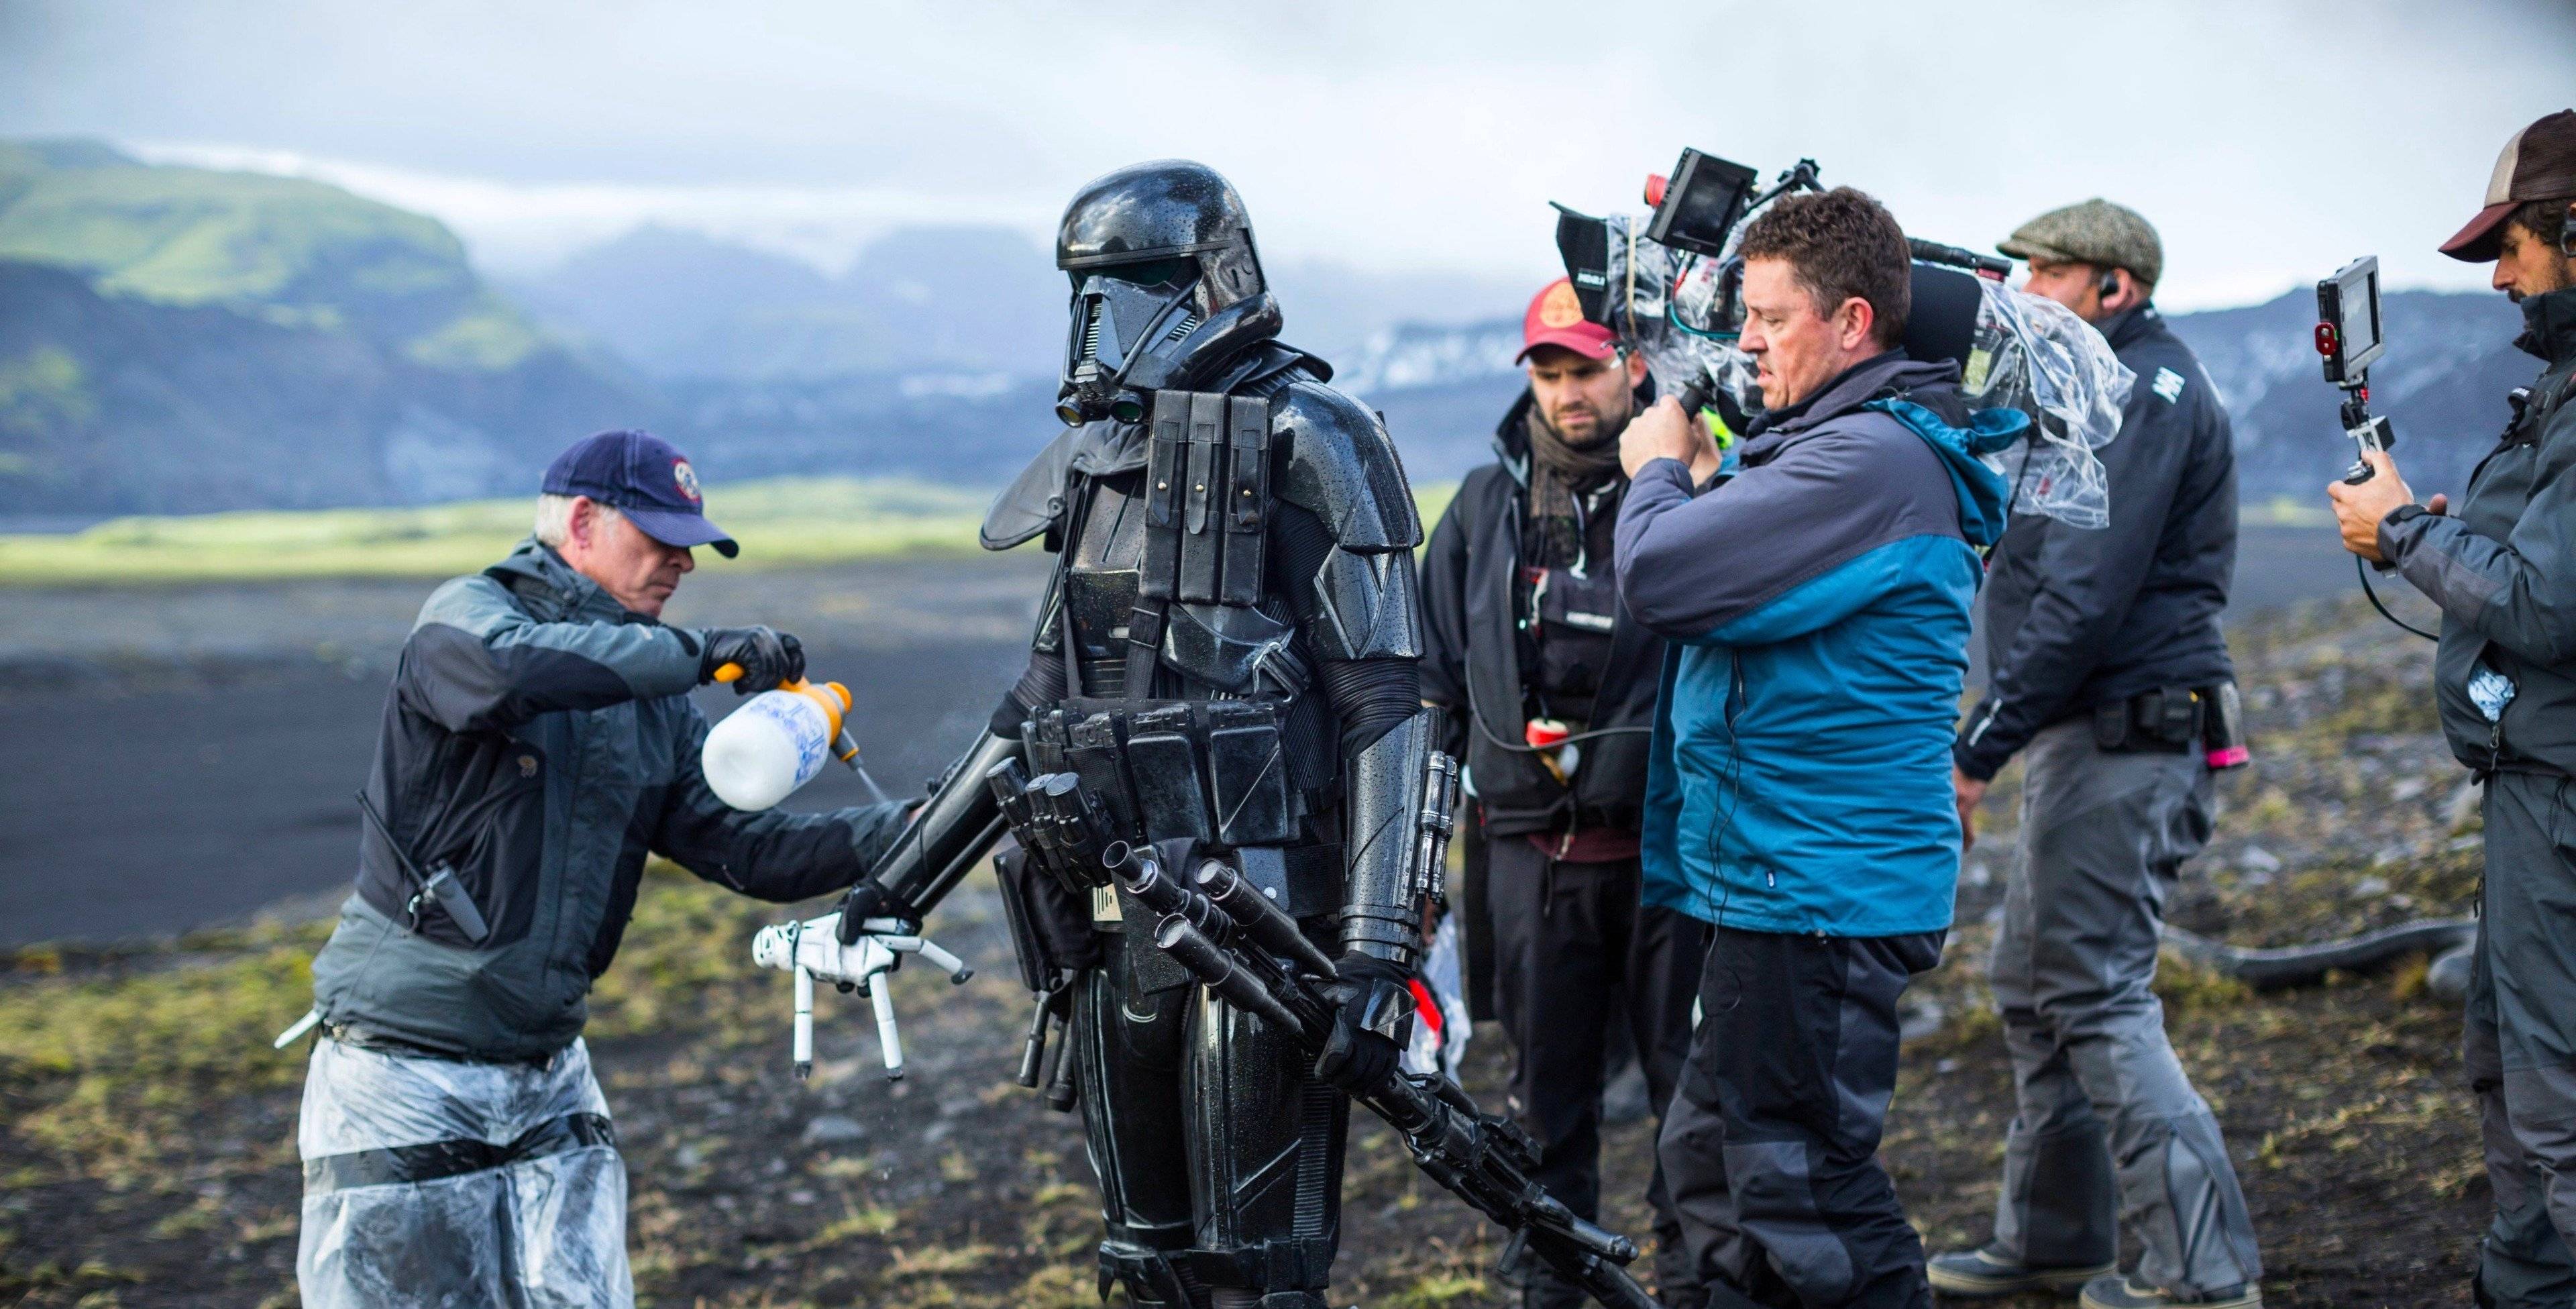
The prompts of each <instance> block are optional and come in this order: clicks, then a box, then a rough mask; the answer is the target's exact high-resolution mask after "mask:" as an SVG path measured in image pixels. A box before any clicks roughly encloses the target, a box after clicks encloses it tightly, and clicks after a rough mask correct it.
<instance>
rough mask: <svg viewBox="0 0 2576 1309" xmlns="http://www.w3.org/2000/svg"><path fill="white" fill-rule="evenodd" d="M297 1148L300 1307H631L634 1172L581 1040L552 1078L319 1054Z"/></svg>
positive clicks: (337, 1047)
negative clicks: (629, 1172) (621, 1155)
mask: <svg viewBox="0 0 2576 1309" xmlns="http://www.w3.org/2000/svg"><path fill="white" fill-rule="evenodd" d="M296 1145H297V1148H298V1150H299V1151H300V1152H301V1153H302V1154H303V1156H304V1214H303V1220H304V1230H303V1234H302V1239H301V1241H300V1243H299V1244H298V1246H297V1248H296V1252H295V1278H296V1282H297V1284H298V1285H299V1286H300V1287H301V1288H302V1291H303V1297H304V1305H305V1309H380V1307H381V1306H384V1305H440V1306H447V1305H455V1306H467V1305H549V1306H566V1307H567V1309H569V1307H570V1306H582V1307H583V1309H631V1306H632V1305H633V1304H634V1303H635V1287H634V1280H633V1277H632V1275H631V1274H630V1273H629V1271H628V1269H627V1264H626V1169H625V1166H624V1164H622V1163H621V1162H620V1161H619V1160H618V1157H617V1149H616V1145H615V1143H614V1140H613V1134H612V1133H611V1131H610V1128H609V1126H608V1102H607V1101H606V1100H605V1099H604V1098H602V1097H601V1095H600V1093H599V1083H598V1082H597V1081H596V1080H595V1079H594V1078H593V1077H592V1076H591V1071H590V1054H589V1052H588V1050H587V1049H585V1048H584V1047H583V1045H582V1043H581V1042H579V1041H575V1042H574V1043H573V1044H572V1045H570V1046H568V1047H566V1048H565V1049H564V1051H563V1052H562V1053H560V1054H558V1055H556V1056H555V1057H554V1058H553V1059H551V1060H548V1061H547V1062H546V1063H544V1064H542V1065H536V1064H524V1063H521V1064H484V1063H463V1062H457V1061H451V1060H444V1059H432V1058H427V1057H420V1056H410V1055H396V1054H385V1053H381V1052H379V1051H374V1050H362V1049H359V1048H356V1047H354V1046H347V1045H342V1044H340V1043H339V1042H337V1041H331V1040H323V1041H319V1042H316V1043H315V1045H314V1048H313V1062H312V1066H311V1069H310V1070H309V1071H308V1072H307V1073H306V1075H305V1079H304V1110H303V1117H302V1119H301V1121H300V1123H299V1125H298V1128H297V1131H296Z"/></svg>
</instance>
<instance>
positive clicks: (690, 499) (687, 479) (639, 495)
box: [544, 431, 742, 559]
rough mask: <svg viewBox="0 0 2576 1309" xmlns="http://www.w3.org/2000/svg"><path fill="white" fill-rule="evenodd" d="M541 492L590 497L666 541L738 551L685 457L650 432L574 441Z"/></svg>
mask: <svg viewBox="0 0 2576 1309" xmlns="http://www.w3.org/2000/svg"><path fill="white" fill-rule="evenodd" d="M544 491H545V493H546V494H547V495H565V496H571V495H586V496H589V497H590V498H591V499H593V500H596V501H598V502H599V503H601V504H604V505H607V506H609V507H610V508H612V509H615V510H617V511H618V512H619V513H621V514H624V515H625V516H626V520H627V521H628V522H631V523H633V524H635V526H636V527H638V528H639V529H641V530H642V531H643V533H644V534H645V535H646V536H649V537H652V538H653V539H654V540H656V541H659V542H661V543H662V544H664V545H668V546H677V547H679V548H681V549H684V550H685V549H691V548H694V547H697V546H702V545H711V546H714V547H715V548H716V553H717V554H720V555H723V556H724V557H725V558H727V559H731V558H733V557H734V556H735V555H736V554H739V553H741V551H742V547H741V546H739V545H736V544H734V539H733V538H732V537H730V536H727V535H725V533H724V531H723V530H722V529H720V528H718V527H717V526H716V525H715V524H713V523H710V522H708V521H707V513H706V496H705V494H704V493H702V492H701V491H700V490H699V489H698V474H697V470H696V469H693V468H691V467H690V466H689V457H688V456H687V455H684V454H681V453H680V452H679V451H678V450H677V449H675V448H673V446H672V445H671V443H670V442H668V441H665V440H663V439H662V438H660V437H658V436H655V435H653V434H652V433H651V432H644V431H621V432H601V433H599V434H598V435H596V436H591V437H586V438H584V439H582V440H580V441H576V442H574V443H573V447H572V448H571V449H569V450H566V451H564V452H563V453H562V454H560V455H557V456H555V461H554V464H553V465H552V466H551V467H549V468H547V469H546V484H545V487H544Z"/></svg>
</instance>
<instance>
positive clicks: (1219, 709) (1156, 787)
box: [1020, 697, 1311, 849]
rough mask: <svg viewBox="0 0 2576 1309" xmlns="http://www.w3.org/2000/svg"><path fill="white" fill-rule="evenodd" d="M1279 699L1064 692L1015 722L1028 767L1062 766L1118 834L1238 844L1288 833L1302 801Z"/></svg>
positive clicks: (1292, 834)
mask: <svg viewBox="0 0 2576 1309" xmlns="http://www.w3.org/2000/svg"><path fill="white" fill-rule="evenodd" d="M1286 708H1287V705H1286V704H1285V703H1284V702H1277V701H1268V700H1125V699H1121V700H1096V699H1088V698H1079V697H1077V698H1074V699H1068V700H1063V701H1059V702H1057V703H1056V704H1055V705H1053V706H1050V707H1049V708H1047V709H1044V710H1042V711H1040V712H1039V713H1038V714H1037V715H1036V716H1034V717H1032V718H1031V719H1030V720H1029V721H1028V722H1027V723H1025V724H1023V725H1022V727H1021V730H1020V740H1021V741H1022V742H1023V743H1025V744H1026V746H1027V747H1028V755H1029V769H1030V771H1031V772H1034V773H1037V774H1040V775H1044V774H1048V773H1071V774H1073V775H1074V776H1076V777H1079V778H1081V779H1082V786H1083V790H1084V791H1086V792H1088V793H1089V794H1091V795H1093V796H1096V797H1098V798H1099V800H1100V802H1101V804H1102V805H1103V806H1104V807H1105V808H1106V809H1107V810H1108V818H1109V824H1110V830H1111V832H1112V834H1113V835H1114V836H1115V837H1116V838H1118V839H1124V840H1130V841H1134V840H1143V841H1168V840H1174V839H1177V838H1181V837H1188V838H1190V839H1191V840H1194V841H1197V842H1200V843H1201V844H1205V845H1213V846H1222V847H1225V848H1228V849H1242V848H1244V847H1247V846H1280V845H1287V844H1290V843H1291V842H1294V841H1295V840H1296V839H1297V838H1298V836H1299V833H1300V829H1301V828H1302V826H1303V820H1304V818H1305V816H1306V815H1307V813H1308V812H1310V809H1311V806H1310V804H1309V801H1308V797H1307V796H1306V795H1305V794H1304V793H1303V792H1302V791H1300V790H1298V789H1297V788H1296V787H1294V786H1292V785H1291V784H1290V780H1289V769H1288V759H1287V752H1286V749H1285V738H1284V736H1283V733H1282V730H1281V729H1282V728H1283V726H1284V725H1285V723H1284V720H1285V717H1286V713H1285V711H1286Z"/></svg>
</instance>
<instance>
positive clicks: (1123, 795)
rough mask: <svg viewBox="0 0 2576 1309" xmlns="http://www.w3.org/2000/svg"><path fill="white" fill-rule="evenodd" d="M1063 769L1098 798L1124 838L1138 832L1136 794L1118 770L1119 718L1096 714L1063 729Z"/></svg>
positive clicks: (1123, 772) (1120, 769)
mask: <svg viewBox="0 0 2576 1309" xmlns="http://www.w3.org/2000/svg"><path fill="white" fill-rule="evenodd" d="M1065 740H1066V746H1065V751H1064V762H1065V767H1066V769H1068V770H1070V771H1071V772H1072V773H1073V775H1074V776H1076V777H1079V778H1081V779H1082V786H1083V789H1084V790H1087V791H1089V792H1091V793H1092V794H1093V795H1096V796H1099V797H1100V799H1101V802H1102V803H1103V804H1106V805H1108V806H1109V817H1110V821H1112V822H1114V823H1116V824H1117V825H1118V830H1119V832H1120V833H1121V834H1123V835H1126V836H1130V837H1132V836H1134V835H1135V834H1136V831H1137V817H1138V814H1137V810H1136V796H1135V791H1134V789H1133V788H1132V787H1130V786H1129V785H1128V781H1127V772H1126V770H1125V769H1124V768H1121V767H1120V766H1119V759H1120V756H1121V755H1122V754H1123V753H1124V751H1123V750H1121V749H1120V747H1119V744H1118V716H1117V715H1116V714H1112V713H1105V712H1104V713H1095V714H1090V715H1087V716H1085V717H1082V718H1079V719H1076V720H1075V721H1074V722H1073V725H1072V726H1070V727H1068V728H1066V729H1065Z"/></svg>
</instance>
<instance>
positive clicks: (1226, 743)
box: [1207, 700, 1296, 847]
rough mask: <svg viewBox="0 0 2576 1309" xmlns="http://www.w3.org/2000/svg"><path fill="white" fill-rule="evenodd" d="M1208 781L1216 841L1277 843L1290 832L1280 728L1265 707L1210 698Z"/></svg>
mask: <svg viewBox="0 0 2576 1309" xmlns="http://www.w3.org/2000/svg"><path fill="white" fill-rule="evenodd" d="M1207 715H1208V782H1209V789H1210V790H1211V791H1212V792H1213V793H1214V799H1215V801H1216V839H1217V840H1218V841H1220V842H1223V843H1224V844H1226V845H1230V846H1237V847H1241V846H1247V845H1278V844H1281V843H1283V842H1285V841H1287V840H1288V839H1289V837H1291V836H1292V835H1294V834H1295V833H1294V827H1295V819H1296V814H1295V811H1294V810H1293V809H1291V808H1290V805H1289V796H1288V768H1287V760H1286V759H1285V758H1284V757H1283V756H1282V755H1281V753H1280V749H1279V726H1278V723H1277V720H1276V719H1275V718H1274V717H1273V716H1272V714H1271V711H1270V709H1269V707H1268V706H1266V705H1258V704H1250V703H1246V702H1244V701H1240V700H1217V701H1211V702H1209V704H1208V706H1207Z"/></svg>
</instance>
